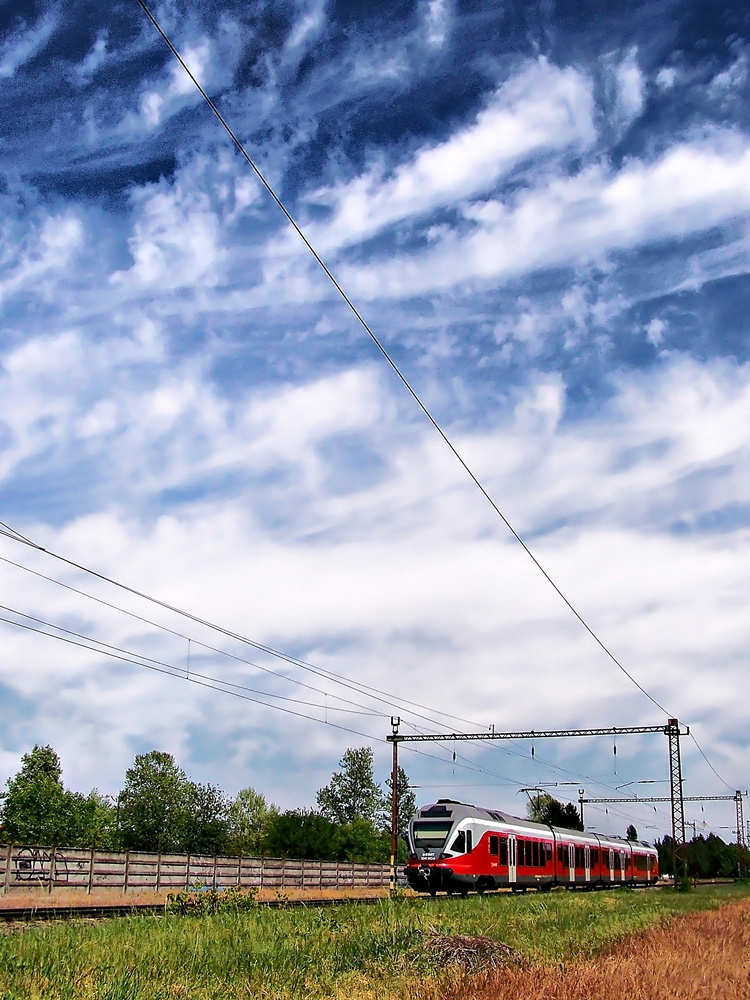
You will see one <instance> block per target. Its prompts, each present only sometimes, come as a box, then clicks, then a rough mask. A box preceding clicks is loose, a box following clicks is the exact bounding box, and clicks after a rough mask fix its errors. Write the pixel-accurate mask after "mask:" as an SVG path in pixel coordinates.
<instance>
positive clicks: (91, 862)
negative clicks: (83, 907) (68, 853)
mask: <svg viewBox="0 0 750 1000" xmlns="http://www.w3.org/2000/svg"><path fill="white" fill-rule="evenodd" d="M93 884H94V848H93V847H92V848H91V853H90V854H89V884H88V885H87V886H86V895H87V896H90V895H91V886H92V885H93Z"/></svg>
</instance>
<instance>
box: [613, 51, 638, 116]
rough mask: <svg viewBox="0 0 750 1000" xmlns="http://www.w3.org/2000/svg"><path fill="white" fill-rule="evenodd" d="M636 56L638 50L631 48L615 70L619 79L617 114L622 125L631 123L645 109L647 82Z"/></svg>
mask: <svg viewBox="0 0 750 1000" xmlns="http://www.w3.org/2000/svg"><path fill="white" fill-rule="evenodd" d="M636 56H637V50H636V49H631V50H630V52H629V53H628V54H627V56H626V57H625V58H624V59H623V60H622V62H621V63H620V64H619V66H618V67H617V69H616V71H615V77H616V80H617V107H616V112H615V114H616V116H617V118H618V120H619V123H620V125H621V126H622V127H624V126H626V125H629V124H630V123H631V122H632V121H633V120H634V119H635V118H637V117H638V115H640V113H641V111H642V110H643V101H644V95H645V83H644V79H643V74H642V73H641V70H640V67H639V66H638V61H637V59H636Z"/></svg>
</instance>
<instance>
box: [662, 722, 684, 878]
mask: <svg viewBox="0 0 750 1000" xmlns="http://www.w3.org/2000/svg"><path fill="white" fill-rule="evenodd" d="M666 733H667V739H668V741H669V791H670V798H671V801H672V853H673V857H674V875H675V878H678V877H679V876H680V875H683V874H684V871H683V867H684V861H685V805H684V803H683V800H682V762H681V760H680V724H679V722H678V721H677V719H669V720H668V722H667V725H666ZM678 866H679V869H680V870H679V871H678Z"/></svg>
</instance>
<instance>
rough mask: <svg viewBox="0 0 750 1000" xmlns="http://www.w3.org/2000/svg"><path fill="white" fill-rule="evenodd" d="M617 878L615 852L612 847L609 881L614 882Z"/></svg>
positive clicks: (610, 851)
mask: <svg viewBox="0 0 750 1000" xmlns="http://www.w3.org/2000/svg"><path fill="white" fill-rule="evenodd" d="M614 880H615V852H614V851H613V850H612V848H611V847H610V849H609V881H610V882H614Z"/></svg>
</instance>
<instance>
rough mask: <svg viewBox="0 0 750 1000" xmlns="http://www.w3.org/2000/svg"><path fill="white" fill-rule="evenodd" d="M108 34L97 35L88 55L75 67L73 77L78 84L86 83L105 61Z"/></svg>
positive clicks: (102, 32)
mask: <svg viewBox="0 0 750 1000" xmlns="http://www.w3.org/2000/svg"><path fill="white" fill-rule="evenodd" d="M107 39H108V33H107V32H106V31H100V32H98V33H97V36H96V41H95V42H94V45H93V48H92V49H91V51H90V52H89V54H88V55H87V56H86V57H85V58H84V59H82V60H81V62H80V63H79V64H78V65H77V66H76V67H75V70H74V76H75V78H76V80H77V81H78V82H79V83H88V82H89V80H91V78H92V77H93V76H94V74H95V73H96V72H97V71H98V70H99V69H100V68H101V66H103V65H104V63H105V62H106V59H107Z"/></svg>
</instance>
